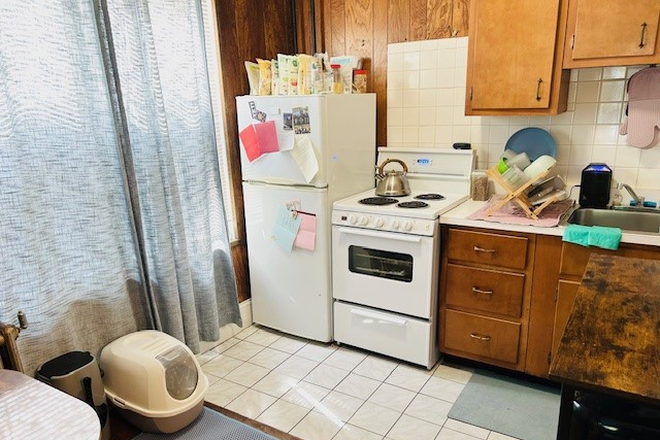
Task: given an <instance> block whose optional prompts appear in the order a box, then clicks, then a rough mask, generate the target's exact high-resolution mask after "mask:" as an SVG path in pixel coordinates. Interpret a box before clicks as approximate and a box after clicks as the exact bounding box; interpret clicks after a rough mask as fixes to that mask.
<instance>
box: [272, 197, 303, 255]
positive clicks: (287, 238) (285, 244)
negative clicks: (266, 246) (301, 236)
mask: <svg viewBox="0 0 660 440" xmlns="http://www.w3.org/2000/svg"><path fill="white" fill-rule="evenodd" d="M301 223H302V218H301V217H300V216H299V215H297V213H296V212H295V211H289V210H288V209H286V207H285V206H280V207H279V208H278V210H277V216H276V217H275V224H274V225H273V238H274V239H275V242H277V244H279V245H280V246H281V247H282V249H284V250H285V251H287V252H291V249H292V248H293V242H294V241H295V240H296V236H297V235H298V229H300V224H301Z"/></svg>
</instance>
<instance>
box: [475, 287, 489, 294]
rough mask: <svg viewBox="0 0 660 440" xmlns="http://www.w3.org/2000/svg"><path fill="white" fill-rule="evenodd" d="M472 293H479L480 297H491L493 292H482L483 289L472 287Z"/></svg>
mask: <svg viewBox="0 0 660 440" xmlns="http://www.w3.org/2000/svg"><path fill="white" fill-rule="evenodd" d="M472 293H480V294H482V295H492V294H493V291H492V290H483V289H480V288H478V287H476V286H472Z"/></svg>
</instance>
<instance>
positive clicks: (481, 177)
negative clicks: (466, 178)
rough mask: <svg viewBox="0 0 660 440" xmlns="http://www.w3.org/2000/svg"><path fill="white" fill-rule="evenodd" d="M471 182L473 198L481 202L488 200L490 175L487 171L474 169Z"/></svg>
mask: <svg viewBox="0 0 660 440" xmlns="http://www.w3.org/2000/svg"><path fill="white" fill-rule="evenodd" d="M470 183H471V185H470V189H471V191H470V195H471V197H472V200H476V201H479V202H483V201H486V200H488V176H487V175H486V172H485V171H473V172H472V175H471V179H470Z"/></svg>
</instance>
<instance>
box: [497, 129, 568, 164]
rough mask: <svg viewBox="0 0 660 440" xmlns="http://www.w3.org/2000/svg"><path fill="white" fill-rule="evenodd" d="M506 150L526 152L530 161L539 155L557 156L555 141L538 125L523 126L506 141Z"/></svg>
mask: <svg viewBox="0 0 660 440" xmlns="http://www.w3.org/2000/svg"><path fill="white" fill-rule="evenodd" d="M504 148H505V149H507V150H512V151H515V152H516V153H522V152H525V153H527V156H529V160H531V161H532V162H533V161H535V160H536V159H538V158H539V157H540V156H543V155H548V156H551V157H557V143H556V142H555V139H554V138H553V137H552V135H551V134H550V133H548V132H547V131H546V130H544V129H542V128H538V127H529V128H523V129H522V130H519V131H517V132H515V133H514V134H513V135H512V136H511V137H510V138H509V140H508V141H506V146H505V147H504Z"/></svg>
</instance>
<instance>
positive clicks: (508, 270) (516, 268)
mask: <svg viewBox="0 0 660 440" xmlns="http://www.w3.org/2000/svg"><path fill="white" fill-rule="evenodd" d="M443 243H444V247H443V249H444V250H443V258H442V269H441V270H442V275H441V283H440V285H441V287H440V289H441V294H440V326H439V332H440V335H439V340H440V347H441V350H442V351H443V352H446V353H448V354H452V355H455V356H459V357H464V358H467V359H473V360H476V361H480V362H484V363H487V364H492V365H497V366H500V367H504V368H509V369H513V370H518V371H524V370H525V354H526V351H527V328H528V315H529V300H530V290H531V272H532V267H533V255H534V247H535V236H534V235H532V234H516V233H493V232H490V231H488V230H480V229H471V228H460V227H443Z"/></svg>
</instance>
